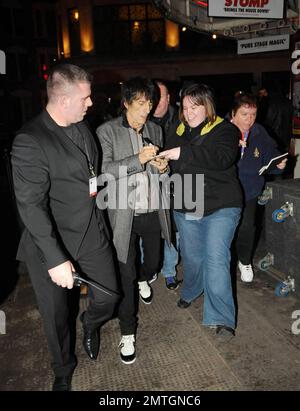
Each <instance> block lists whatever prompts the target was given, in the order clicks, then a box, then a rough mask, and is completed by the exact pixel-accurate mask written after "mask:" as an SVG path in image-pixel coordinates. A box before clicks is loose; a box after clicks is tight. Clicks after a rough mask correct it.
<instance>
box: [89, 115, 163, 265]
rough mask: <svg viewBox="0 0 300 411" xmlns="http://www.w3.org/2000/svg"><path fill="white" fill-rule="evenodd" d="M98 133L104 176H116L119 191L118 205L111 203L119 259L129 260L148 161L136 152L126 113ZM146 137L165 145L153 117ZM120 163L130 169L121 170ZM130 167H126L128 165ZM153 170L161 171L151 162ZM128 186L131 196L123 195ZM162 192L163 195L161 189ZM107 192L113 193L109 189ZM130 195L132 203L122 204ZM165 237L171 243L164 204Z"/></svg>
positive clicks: (145, 127) (110, 214)
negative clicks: (139, 178) (139, 180)
mask: <svg viewBox="0 0 300 411" xmlns="http://www.w3.org/2000/svg"><path fill="white" fill-rule="evenodd" d="M96 132H97V136H98V138H99V141H100V144H101V148H102V154H103V157H102V167H101V171H102V173H103V175H102V177H103V179H104V180H106V179H107V180H110V179H111V178H114V179H115V185H113V184H112V185H111V187H113V190H114V191H115V193H116V207H110V206H109V204H108V217H109V222H110V225H111V229H112V232H113V242H114V245H115V248H116V251H117V256H118V260H119V261H120V262H122V263H126V261H127V257H128V249H129V242H130V235H131V229H132V222H133V217H134V202H135V188H136V174H137V173H141V172H143V171H145V167H144V165H142V164H141V163H140V161H139V158H138V154H134V150H133V146H132V142H131V137H130V129H129V128H128V127H126V126H125V125H124V122H123V117H122V116H120V117H118V118H116V119H113V120H110V121H108V122H106V123H104V124H102V125H101V126H99V127H98V128H97V131H96ZM143 137H145V138H148V139H150V140H151V142H152V143H153V144H154V145H157V146H159V147H162V145H163V137H162V130H161V128H160V127H159V126H157V125H156V124H155V123H153V122H152V121H147V122H146V124H145V126H144V129H143ZM120 166H123V170H126V173H125V174H124V173H123V172H121V174H120ZM125 167H126V168H125ZM150 172H151V174H159V171H158V170H157V169H156V168H155V167H153V166H150ZM124 184H125V185H126V187H127V199H124V198H121V199H120V198H119V195H120V193H121V192H122V191H121V190H120V185H122V186H123V187H124ZM159 194H160V196H162V195H163V193H162V192H161V190H159ZM107 195H108V196H109V195H110V192H109V190H108V191H107ZM128 199H130V202H131V207H128V206H127V207H119V204H120V200H121V202H122V203H123V204H124V200H125V203H126V202H127V200H128ZM158 214H159V221H160V226H161V231H162V237H163V238H165V239H166V240H167V241H168V243H169V244H170V243H171V221H170V212H169V210H168V209H164V208H162V206H161V202H160V208H159V210H158Z"/></svg>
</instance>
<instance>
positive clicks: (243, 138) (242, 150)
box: [241, 130, 249, 158]
mask: <svg viewBox="0 0 300 411" xmlns="http://www.w3.org/2000/svg"><path fill="white" fill-rule="evenodd" d="M248 136H249V130H247V131H245V132H244V133H242V141H244V142H245V143H246V142H247V139H248ZM245 148H246V147H243V146H242V148H241V158H243V155H244V152H245Z"/></svg>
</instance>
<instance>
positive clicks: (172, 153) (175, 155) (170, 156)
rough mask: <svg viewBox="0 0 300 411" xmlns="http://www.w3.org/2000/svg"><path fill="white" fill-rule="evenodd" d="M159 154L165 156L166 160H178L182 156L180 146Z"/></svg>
mask: <svg viewBox="0 0 300 411" xmlns="http://www.w3.org/2000/svg"><path fill="white" fill-rule="evenodd" d="M159 155H160V156H162V157H164V158H165V159H166V160H178V159H179V157H180V147H175V148H171V149H170V150H165V151H162V152H161V153H159Z"/></svg>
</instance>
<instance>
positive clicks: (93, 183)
mask: <svg viewBox="0 0 300 411" xmlns="http://www.w3.org/2000/svg"><path fill="white" fill-rule="evenodd" d="M89 169H90V178H89V191H90V197H96V195H97V177H96V176H95V173H94V168H93V166H92V164H89Z"/></svg>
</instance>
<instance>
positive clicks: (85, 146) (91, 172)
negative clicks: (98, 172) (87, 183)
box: [80, 133, 95, 177]
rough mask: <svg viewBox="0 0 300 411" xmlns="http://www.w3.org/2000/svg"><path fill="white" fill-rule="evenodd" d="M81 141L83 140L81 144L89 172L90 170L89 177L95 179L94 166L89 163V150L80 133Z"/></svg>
mask: <svg viewBox="0 0 300 411" xmlns="http://www.w3.org/2000/svg"><path fill="white" fill-rule="evenodd" d="M80 135H81V137H82V140H83V144H84V151H85V154H86V157H87V160H88V166H89V170H90V175H91V177H95V171H94V166H93V163H92V162H91V158H90V154H89V150H88V147H87V144H86V141H85V138H84V136H83V135H82V134H81V133H80Z"/></svg>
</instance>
